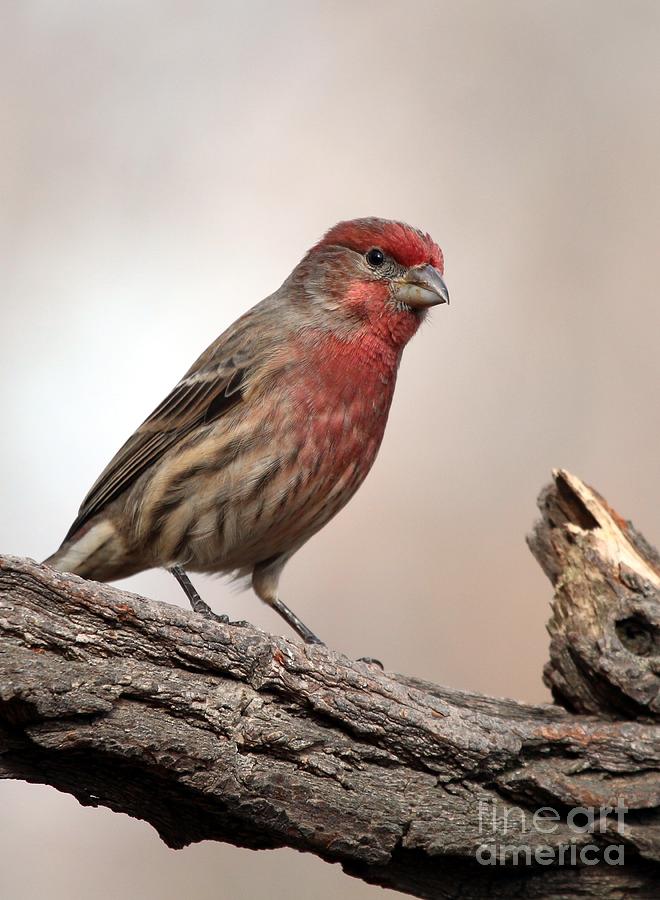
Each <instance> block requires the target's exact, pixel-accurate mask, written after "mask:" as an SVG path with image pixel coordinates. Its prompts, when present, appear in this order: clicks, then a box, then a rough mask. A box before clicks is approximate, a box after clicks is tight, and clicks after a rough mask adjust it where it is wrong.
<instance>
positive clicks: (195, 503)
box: [44, 217, 449, 644]
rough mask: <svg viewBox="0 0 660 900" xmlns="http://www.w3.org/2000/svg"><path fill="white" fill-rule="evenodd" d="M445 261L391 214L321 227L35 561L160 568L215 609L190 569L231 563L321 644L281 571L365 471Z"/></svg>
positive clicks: (88, 569)
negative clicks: (290, 601) (288, 600)
mask: <svg viewBox="0 0 660 900" xmlns="http://www.w3.org/2000/svg"><path fill="white" fill-rule="evenodd" d="M443 274H444V260H443V254H442V251H441V250H440V248H439V247H438V245H437V244H436V243H435V242H434V241H433V239H432V238H431V237H430V236H429V234H428V233H425V232H423V231H421V230H419V229H417V228H414V227H412V226H410V225H406V224H405V223H403V222H398V221H392V220H388V219H381V218H376V217H367V218H361V219H353V220H348V221H343V222H339V223H338V224H337V225H335V226H333V227H332V228H330V229H329V230H328V231H327V232H326V233H325V234H324V236H323V237H322V238H321V240H320V241H318V242H317V243H316V244H314V246H312V248H311V249H310V250H309V251H308V252H307V253H306V255H305V256H304V257H303V258H302V260H301V261H300V262H299V263H298V265H296V267H295V268H294V269H293V271H292V272H291V274H290V275H289V276H288V278H287V279H286V280H285V281H284V283H283V284H282V286H281V287H280V288H279V289H278V290H276V291H275V292H274V293H273V294H271V295H270V296H269V297H267V298H266V299H264V300H262V301H261V302H260V303H257V304H256V305H255V306H253V307H252V308H251V309H250V310H248V311H247V312H246V313H245V314H243V315H242V316H241V317H240V318H238V319H237V320H236V321H235V322H234V323H233V324H232V325H230V326H229V328H227V330H226V331H225V332H223V333H222V334H221V335H220V337H218V338H217V339H216V340H215V341H214V342H213V343H212V344H211V345H210V346H209V347H208V348H207V349H206V350H205V351H204V352H203V353H202V354H201V356H200V357H199V358H198V359H197V360H196V362H194V363H193V365H192V366H191V367H190V369H189V370H188V371H187V372H186V373H185V375H184V376H183V378H182V379H181V380H180V381H179V382H178V383H177V384H176V385H175V387H174V388H173V390H172V391H171V392H170V393H169V394H168V395H167V396H166V397H165V399H164V400H163V401H162V402H161V403H160V404H159V405H158V406H157V407H156V409H155V410H154V411H153V412H152V413H151V415H150V416H149V417H148V418H147V419H146V420H145V421H144V422H143V423H142V425H140V427H139V428H138V429H137V430H136V431H135V433H134V434H133V435H131V437H129V438H128V440H127V441H126V443H125V444H124V445H123V446H122V447H121V448H120V449H119V451H118V452H117V453H116V455H115V456H114V457H113V458H112V460H111V461H110V462H109V463H108V465H107V466H106V468H105V469H104V470H103V471H102V473H101V474H100V476H99V477H98V479H97V480H96V481H95V483H94V484H93V485H92V487H91V489H90V490H89V492H88V494H87V496H86V497H85V498H84V500H83V502H82V505H81V506H80V509H79V512H78V515H77V517H76V519H75V521H74V522H73V524H72V525H71V527H70V529H69V531H68V533H67V534H66V537H65V538H64V540H63V542H62V544H61V546H60V548H59V549H58V550H57V551H56V552H55V553H54V554H52V555H51V556H49V557H48V558H47V559H46V560H44V564H46V565H48V566H51V567H52V568H54V569H57V570H58V571H60V572H70V573H73V574H76V575H79V576H82V577H83V578H87V579H92V580H95V581H103V582H106V581H114V580H117V579H121V578H125V577H128V576H130V575H133V574H135V573H137V572H141V571H144V570H146V569H150V568H155V567H164V568H166V569H168V570H169V571H171V572H172V573H173V575H174V576H175V577H176V578H177V580H178V581H179V583H180V584H181V586H182V588H183V589H184V591H185V593H186V595H187V596H188V599H189V601H190V603H191V605H192V607H193V609H194V610H196V611H197V612H199V613H202V614H204V615H207V616H211V617H213V618H219V619H220V620H221V621H225V622H226V621H227V618H226V616H222V617H221V616H217V615H216V614H215V613H214V612H213V611H212V610H211V609H210V607H209V606H208V604H206V603H205V602H204V601H203V600H202V599H201V597H200V596H199V594H198V593H197V591H196V590H195V588H194V587H193V585H192V583H191V581H190V578H189V576H188V574H187V573H188V572H202V573H212V574H222V575H229V576H233V577H235V578H238V579H243V580H244V581H245V582H247V583H249V582H251V584H252V588H253V589H254V592H255V593H256V595H257V596H258V597H259V598H260V599H261V600H262V601H264V602H265V603H266V604H268V605H270V606H271V607H272V608H274V609H275V610H276V611H277V612H278V613H279V614H280V615H281V616H282V617H283V618H284V620H285V621H286V622H287V623H288V624H289V626H291V628H292V629H293V630H294V631H295V632H297V634H298V635H299V636H300V637H301V638H302V640H303V641H304V642H306V643H309V644H316V643H319V644H320V643H322V641H320V639H319V638H318V637H317V636H316V635H315V634H314V632H313V631H312V630H311V629H310V628H308V627H307V626H306V625H305V624H304V623H303V622H302V621H301V620H300V619H299V618H298V616H297V615H296V614H295V613H294V612H293V611H292V610H291V609H290V608H289V607H288V606H287V605H286V604H285V603H284V602H283V601H282V600H281V598H280V596H279V588H278V585H279V580H280V576H281V574H282V570H283V568H284V566H285V565H286V563H287V562H288V561H289V560H290V559H291V557H292V556H293V555H294V554H295V553H296V551H297V550H299V549H300V548H301V547H302V546H303V544H305V543H306V541H307V540H308V539H309V538H310V537H312V535H314V534H315V533H316V532H317V531H319V529H321V528H322V527H323V526H324V525H325V524H326V523H327V522H328V521H329V520H330V519H331V518H332V517H333V516H334V515H335V514H336V513H337V512H338V511H339V510H340V509H341V508H342V507H344V506H345V505H346V503H347V502H348V501H349V500H350V499H351V497H352V496H353V495H354V493H355V492H356V490H357V489H358V488H359V486H360V485H361V484H362V482H363V481H364V479H365V477H366V475H367V474H368V472H369V470H370V469H371V467H372V465H373V463H374V460H375V458H376V455H377V453H378V450H379V448H380V445H381V441H382V438H383V434H384V431H385V425H386V422H387V418H388V413H389V410H390V405H391V403H392V398H393V394H394V388H395V383H396V378H397V371H398V368H399V363H400V360H401V355H402V352H403V349H404V347H405V346H406V344H407V343H408V341H409V340H410V339H411V338H412V336H413V335H414V334H415V332H416V331H417V330H418V328H419V326H420V324H421V323H422V321H423V320H424V318H425V317H426V315H427V312H428V310H429V308H430V307H432V306H435V305H438V304H442V303H449V293H448V290H447V287H446V285H445V282H444V280H443Z"/></svg>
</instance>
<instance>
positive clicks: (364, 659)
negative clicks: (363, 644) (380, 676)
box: [357, 656, 385, 670]
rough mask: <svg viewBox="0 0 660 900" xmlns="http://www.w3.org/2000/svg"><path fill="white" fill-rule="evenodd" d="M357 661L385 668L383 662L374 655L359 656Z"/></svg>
mask: <svg viewBox="0 0 660 900" xmlns="http://www.w3.org/2000/svg"><path fill="white" fill-rule="evenodd" d="M357 661H358V662H363V663H366V664H367V665H368V666H378V668H379V669H383V670H384V669H385V666H384V665H383V664H382V662H381V661H380V660H379V659H376V658H375V657H374V656H359V657H358V660H357Z"/></svg>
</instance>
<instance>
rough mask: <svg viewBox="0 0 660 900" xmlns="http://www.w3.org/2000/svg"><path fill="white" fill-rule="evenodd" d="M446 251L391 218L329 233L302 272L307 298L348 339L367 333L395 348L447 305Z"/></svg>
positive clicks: (361, 222)
mask: <svg viewBox="0 0 660 900" xmlns="http://www.w3.org/2000/svg"><path fill="white" fill-rule="evenodd" d="M443 270H444V266H443V257H442V251H441V250H440V248H439V247H438V245H437V244H436V243H434V241H433V240H432V239H431V237H430V236H429V235H428V234H425V233H424V232H422V231H419V230H418V229H417V228H412V227H411V226H410V225H405V224H403V223H402V222H392V221H390V220H388V219H376V218H367V219H353V220H351V221H348V222H340V223H339V224H338V225H335V226H334V227H333V228H331V229H330V230H329V231H328V232H327V233H326V234H325V235H324V237H323V238H322V240H320V241H319V243H318V244H316V245H315V246H314V247H313V248H312V249H311V250H310V251H309V253H308V254H307V256H306V257H305V259H304V260H303V261H302V263H301V264H300V266H299V267H298V273H299V274H298V277H300V278H301V279H302V283H303V286H304V289H305V294H306V297H307V299H308V300H311V301H312V302H313V303H314V305H315V306H316V307H317V309H318V310H319V313H320V314H321V315H324V316H326V317H327V320H328V323H330V322H332V323H333V326H334V327H336V328H337V329H339V330H343V331H345V332H346V335H347V336H350V334H351V333H355V332H357V331H359V330H364V329H365V328H366V329H369V330H370V331H374V332H377V333H379V334H381V335H382V336H383V337H385V338H386V339H387V340H388V341H390V342H393V343H395V344H397V345H403V344H405V343H406V342H407V341H408V340H409V339H410V338H411V337H412V335H413V334H414V333H415V331H416V330H417V328H418V327H419V324H420V322H421V321H422V319H423V318H424V316H425V314H426V312H427V310H428V309H429V307H431V306H435V305H437V304H439V303H448V302H449V293H448V291H447V287H446V285H445V283H444V281H443V279H442V274H443Z"/></svg>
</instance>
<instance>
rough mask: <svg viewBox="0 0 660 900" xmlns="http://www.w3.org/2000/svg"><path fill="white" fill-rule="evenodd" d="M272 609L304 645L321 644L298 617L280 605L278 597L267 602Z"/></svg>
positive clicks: (283, 605)
mask: <svg viewBox="0 0 660 900" xmlns="http://www.w3.org/2000/svg"><path fill="white" fill-rule="evenodd" d="M268 602H269V603H270V605H271V606H272V607H273V609H275V610H277V612H278V613H279V614H280V615H281V616H282V618H283V619H284V621H285V622H287V623H288V624H289V625H290V626H291V627H292V628H293V630H294V631H297V632H298V634H299V635H300V637H301V638H302V639H303V641H304V642H305V643H306V644H322V645H323V646H325V645H324V644H323V641H322V640H321V639H320V638H317V636H316V635H315V634H314V632H313V631H311V630H310V629H309V628H308V627H307V626H306V625H305V623H304V622H302V621H301V620H300V619H299V618H298V616H297V615H296V614H295V613H294V612H293V610H291V609H289V607H288V606H287V605H286V603H282V601H281V600H280V599H279V597H275V599H274V600H270V601H268Z"/></svg>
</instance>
